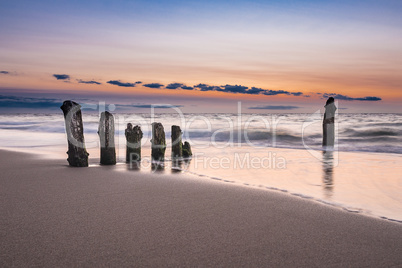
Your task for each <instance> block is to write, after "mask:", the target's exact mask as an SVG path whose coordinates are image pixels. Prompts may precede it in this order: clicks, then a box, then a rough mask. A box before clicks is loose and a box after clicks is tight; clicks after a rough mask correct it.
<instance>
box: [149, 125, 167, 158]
mask: <svg viewBox="0 0 402 268" xmlns="http://www.w3.org/2000/svg"><path fill="white" fill-rule="evenodd" d="M151 147H152V152H151V156H152V159H153V160H156V161H164V160H165V150H166V139H165V130H164V129H163V126H162V124H161V123H152V139H151Z"/></svg>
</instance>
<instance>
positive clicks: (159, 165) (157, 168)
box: [151, 161, 165, 173]
mask: <svg viewBox="0 0 402 268" xmlns="http://www.w3.org/2000/svg"><path fill="white" fill-rule="evenodd" d="M151 169H152V172H161V173H162V172H164V171H165V164H164V163H163V162H154V161H152V164H151Z"/></svg>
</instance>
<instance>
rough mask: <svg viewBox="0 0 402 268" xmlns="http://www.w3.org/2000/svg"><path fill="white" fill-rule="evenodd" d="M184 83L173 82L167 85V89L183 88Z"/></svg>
mask: <svg viewBox="0 0 402 268" xmlns="http://www.w3.org/2000/svg"><path fill="white" fill-rule="evenodd" d="M182 86H183V84H181V83H171V84H169V85H167V86H166V88H167V89H178V88H179V87H180V88H181V87H182Z"/></svg>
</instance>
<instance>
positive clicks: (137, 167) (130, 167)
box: [127, 161, 141, 171]
mask: <svg viewBox="0 0 402 268" xmlns="http://www.w3.org/2000/svg"><path fill="white" fill-rule="evenodd" d="M140 169H141V162H140V161H132V162H130V163H128V165H127V170H134V171H139V170H140Z"/></svg>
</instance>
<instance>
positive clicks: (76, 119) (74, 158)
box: [60, 100, 89, 167]
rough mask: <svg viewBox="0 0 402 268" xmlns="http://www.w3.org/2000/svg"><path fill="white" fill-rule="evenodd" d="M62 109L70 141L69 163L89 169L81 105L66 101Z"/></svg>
mask: <svg viewBox="0 0 402 268" xmlns="http://www.w3.org/2000/svg"><path fill="white" fill-rule="evenodd" d="M60 109H61V110H63V113H64V121H65V124H66V133H67V141H68V152H67V154H68V158H67V161H68V163H69V164H70V166H73V167H87V166H88V155H89V154H88V152H87V150H86V149H85V141H84V127H83V124H82V114H81V105H79V104H78V103H76V102H74V101H71V100H66V101H64V102H63V105H62V106H61V107H60Z"/></svg>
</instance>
